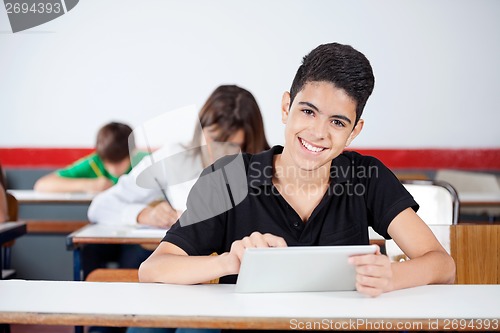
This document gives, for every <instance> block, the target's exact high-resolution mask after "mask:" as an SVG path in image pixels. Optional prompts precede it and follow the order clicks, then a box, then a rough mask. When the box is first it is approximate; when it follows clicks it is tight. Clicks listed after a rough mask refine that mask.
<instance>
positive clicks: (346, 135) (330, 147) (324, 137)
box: [281, 82, 363, 171]
mask: <svg viewBox="0 0 500 333" xmlns="http://www.w3.org/2000/svg"><path fill="white" fill-rule="evenodd" d="M282 121H283V123H284V124H286V127H285V148H284V150H283V154H282V157H281V158H282V161H281V162H282V163H284V164H283V165H289V166H291V165H294V166H296V167H298V168H300V169H302V170H308V171H313V170H317V169H319V168H322V167H325V168H329V167H330V164H331V161H332V160H333V159H334V158H336V157H337V156H338V155H339V154H340V153H342V151H343V150H344V148H345V147H347V146H348V145H349V144H350V143H351V141H352V140H353V139H354V138H355V137H356V136H357V135H358V134H359V132H360V131H361V128H362V127H363V120H360V121H358V124H356V126H354V122H355V121H356V102H355V101H354V100H353V99H352V98H351V97H349V96H348V95H347V94H346V92H345V91H344V90H343V89H339V88H337V87H335V86H334V85H333V84H332V83H329V82H310V83H306V84H305V85H304V88H303V89H302V90H301V91H299V92H298V93H297V95H296V96H295V99H294V101H293V104H292V106H291V107H290V94H289V93H285V95H284V96H283V100H282Z"/></svg>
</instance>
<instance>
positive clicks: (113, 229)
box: [66, 224, 167, 248]
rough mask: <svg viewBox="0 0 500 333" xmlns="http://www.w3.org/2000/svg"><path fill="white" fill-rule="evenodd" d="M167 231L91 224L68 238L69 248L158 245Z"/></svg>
mask: <svg viewBox="0 0 500 333" xmlns="http://www.w3.org/2000/svg"><path fill="white" fill-rule="evenodd" d="M166 232H167V230H166V229H159V228H152V227H147V226H128V225H102V224H89V225H86V226H85V227H83V228H80V229H78V230H76V231H75V232H73V233H71V234H70V235H68V236H67V240H66V244H67V245H68V247H69V248H72V247H75V246H79V245H82V244H158V243H160V241H161V240H162V239H163V237H165V233H166Z"/></svg>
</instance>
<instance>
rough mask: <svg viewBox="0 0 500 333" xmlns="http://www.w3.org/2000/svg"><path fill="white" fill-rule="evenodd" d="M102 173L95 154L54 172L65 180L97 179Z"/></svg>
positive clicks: (101, 167)
mask: <svg viewBox="0 0 500 333" xmlns="http://www.w3.org/2000/svg"><path fill="white" fill-rule="evenodd" d="M104 172H105V171H104V170H103V166H102V163H101V162H100V159H98V157H97V155H96V154H91V155H89V156H87V157H84V158H82V159H80V160H78V161H76V162H75V163H73V164H71V165H70V166H68V167H66V168H64V169H61V170H58V171H56V173H57V174H58V175H59V176H61V177H66V178H97V177H98V175H99V173H100V174H104Z"/></svg>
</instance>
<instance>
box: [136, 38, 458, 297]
mask: <svg viewBox="0 0 500 333" xmlns="http://www.w3.org/2000/svg"><path fill="white" fill-rule="evenodd" d="M374 81H375V79H374V76H373V72H372V68H371V65H370V63H369V61H368V59H366V57H365V56H364V55H363V54H362V53H360V52H358V51H356V50H355V49H353V48H352V47H351V46H348V45H341V44H337V43H332V44H325V45H320V46H318V47H317V48H315V49H314V50H312V51H311V52H310V53H309V54H308V55H306V56H305V57H304V59H303V62H302V65H301V66H300V67H299V69H298V71H297V73H296V76H295V78H294V80H293V83H292V87H291V89H290V92H285V93H284V95H283V97H282V103H281V116H282V122H283V123H284V124H285V145H284V147H281V146H275V147H273V148H272V149H270V150H268V151H265V152H263V153H260V154H243V156H242V157H243V161H244V164H245V168H246V175H244V176H243V177H246V179H245V181H246V185H244V186H245V188H246V189H247V190H248V195H246V197H244V199H243V201H242V202H240V203H239V204H237V205H233V208H231V209H230V210H228V211H227V212H223V213H219V214H218V215H215V216H214V215H212V216H213V217H205V218H201V222H198V221H200V217H201V216H200V209H206V207H210V206H212V205H213V203H217V202H219V201H222V202H224V200H225V199H226V198H227V197H228V196H229V198H231V197H232V196H233V195H232V194H231V193H237V192H238V191H236V192H235V189H234V188H233V187H232V186H230V185H231V184H229V185H228V186H225V184H224V183H220V184H214V185H215V186H211V187H210V189H207V188H206V186H205V187H204V186H203V185H204V184H206V181H205V182H202V181H198V182H197V184H195V185H194V187H193V188H192V190H191V192H190V194H189V198H190V200H189V201H188V203H187V210H186V211H185V212H184V213H183V214H182V216H181V217H180V219H179V221H178V222H176V223H175V224H174V225H173V226H172V227H171V228H170V230H169V231H168V232H167V233H166V235H165V237H164V239H163V241H162V243H161V244H160V245H159V246H158V247H157V248H156V250H155V251H154V252H153V254H152V255H151V256H150V257H149V258H148V259H147V260H146V261H145V262H143V263H142V264H141V267H140V268H139V278H140V281H142V282H163V283H176V284H196V283H202V282H203V281H207V280H212V279H216V278H220V283H235V282H236V275H237V274H238V272H239V269H240V263H241V260H242V257H243V254H244V251H245V249H246V248H252V247H286V246H324V245H356V244H359V245H361V244H368V243H369V237H368V227H370V226H371V227H373V229H374V230H375V231H376V232H378V233H379V234H381V235H383V236H384V237H386V238H390V237H392V238H393V239H394V241H395V242H396V243H397V244H398V246H399V247H400V248H401V249H402V250H403V251H404V252H405V254H406V255H407V256H408V257H409V258H411V260H408V261H405V262H392V263H391V262H390V260H389V258H388V257H387V256H385V255H382V254H380V251H378V253H376V254H369V255H360V256H353V257H351V258H350V259H349V260H350V263H351V264H353V265H354V266H355V268H356V272H357V276H356V289H357V290H358V291H359V292H360V293H362V294H366V295H369V296H377V295H380V294H381V293H384V292H389V291H392V290H397V289H402V288H408V287H413V286H419V285H426V284H434V283H453V281H454V277H455V264H454V262H453V259H452V258H451V257H450V255H449V254H448V253H447V252H446V251H445V250H444V249H443V247H442V246H441V245H440V243H439V242H438V241H437V240H436V237H435V236H434V234H433V233H432V231H431V230H430V229H429V227H428V226H427V225H426V224H425V222H423V221H422V220H421V219H420V217H419V216H418V215H417V214H416V213H415V211H416V210H417V209H418V204H417V203H416V202H415V200H414V199H413V198H412V196H411V195H410V194H409V193H408V192H407V191H406V189H405V188H404V186H403V185H402V184H401V183H400V182H399V180H398V179H397V178H396V177H395V176H394V174H393V173H392V172H391V171H390V170H389V169H388V168H387V167H385V166H384V165H383V164H382V163H381V162H380V161H379V160H377V159H375V158H373V157H369V156H363V155H360V154H358V153H356V152H344V149H345V148H346V147H347V146H349V144H350V143H351V142H352V141H353V140H354V139H355V138H356V136H357V135H358V134H359V133H360V132H361V130H362V128H363V124H364V121H363V120H362V119H360V117H361V115H362V112H363V109H364V106H365V104H366V101H367V100H368V97H369V96H370V95H371V93H372V90H373V87H374ZM230 162H231V158H223V159H221V160H219V161H218V162H217V163H215V164H214V165H213V166H211V167H210V168H207V169H205V170H204V172H203V173H202V176H201V177H200V180H204V179H205V180H206V179H207V178H205V177H209V176H210V175H211V174H214V175H217V172H218V173H220V171H224V170H223V168H224V169H225V168H226V167H227V166H229V165H230ZM226 172H227V173H229V171H227V170H226ZM213 179H216V177H213ZM214 183H215V181H214ZM217 185H218V186H217ZM226 188H231V192H230V191H228V190H226ZM217 189H219V191H217ZM240 191H242V190H240ZM219 192H220V193H219ZM243 193H244V192H243ZM194 199H196V200H194ZM225 202H227V200H226V201H225ZM204 216H206V215H204ZM213 252H216V253H218V254H219V255H218V256H210V254H211V253H213Z"/></svg>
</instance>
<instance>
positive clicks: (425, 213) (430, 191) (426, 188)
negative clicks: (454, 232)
mask: <svg viewBox="0 0 500 333" xmlns="http://www.w3.org/2000/svg"><path fill="white" fill-rule="evenodd" d="M402 183H403V185H404V187H405V188H406V190H408V192H410V194H411V195H412V196H413V198H414V199H415V201H416V202H417V203H418V205H419V206H420V208H419V209H418V211H417V215H418V216H420V218H421V219H422V220H424V221H425V223H427V224H428V225H449V224H457V222H458V215H459V205H460V203H459V200H458V194H457V191H456V190H455V189H454V188H453V186H451V185H450V184H449V183H447V182H443V181H432V180H407V181H402Z"/></svg>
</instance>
